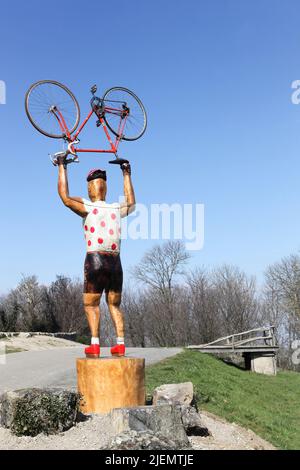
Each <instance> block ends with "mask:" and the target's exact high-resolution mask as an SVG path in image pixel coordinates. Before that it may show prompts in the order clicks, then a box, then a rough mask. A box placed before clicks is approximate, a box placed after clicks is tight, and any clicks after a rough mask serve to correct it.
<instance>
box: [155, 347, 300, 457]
mask: <svg viewBox="0 0 300 470" xmlns="http://www.w3.org/2000/svg"><path fill="white" fill-rule="evenodd" d="M146 380H147V393H148V394H151V393H152V391H153V389H154V388H155V387H157V386H159V385H162V384H165V383H179V382H188V381H191V382H192V383H193V384H194V391H195V394H196V400H197V404H198V406H199V409H200V410H201V409H204V410H207V411H210V412H212V413H215V414H216V415H219V416H221V417H223V418H225V419H226V420H227V421H229V422H235V423H237V424H240V425H241V426H243V427H245V428H248V429H251V430H252V431H254V432H255V433H256V434H258V435H259V436H261V437H262V438H264V439H266V440H267V441H269V442H271V443H272V444H273V445H274V446H275V447H277V448H280V449H298V450H299V449H300V374H299V373H297V372H289V371H284V372H279V373H278V374H277V376H267V375H261V374H255V373H253V372H249V371H245V370H241V369H239V368H237V367H234V366H232V365H228V364H225V363H224V362H223V361H222V360H220V359H217V358H216V357H213V356H211V355H209V354H201V353H199V352H197V351H189V350H185V351H184V352H182V353H181V354H178V355H177V356H175V357H172V358H169V359H166V360H165V361H162V362H160V363H158V364H155V365H152V366H149V367H147V370H146Z"/></svg>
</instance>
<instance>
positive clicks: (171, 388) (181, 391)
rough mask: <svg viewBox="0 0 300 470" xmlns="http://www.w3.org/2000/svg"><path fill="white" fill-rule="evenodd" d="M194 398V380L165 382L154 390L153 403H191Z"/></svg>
mask: <svg viewBox="0 0 300 470" xmlns="http://www.w3.org/2000/svg"><path fill="white" fill-rule="evenodd" d="M193 398H194V387H193V384H192V382H183V383H180V384H165V385H161V386H160V387H157V388H156V389H155V390H154V392H153V405H160V404H163V403H169V404H172V405H191V404H192V403H193Z"/></svg>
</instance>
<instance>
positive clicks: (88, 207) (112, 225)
mask: <svg viewBox="0 0 300 470" xmlns="http://www.w3.org/2000/svg"><path fill="white" fill-rule="evenodd" d="M96 91H97V88H96V87H95V86H94V87H92V89H91V92H92V95H93V97H92V99H91V108H92V109H91V111H90V113H89V114H88V116H87V117H86V119H85V120H84V121H83V123H82V124H81V125H80V127H79V129H78V130H77V131H76V129H77V127H78V124H79V119H80V110H79V105H78V102H77V100H76V98H75V97H74V95H73V94H72V93H71V92H70V90H68V88H66V87H65V86H64V85H62V84H60V83H58V82H54V81H49V80H43V81H40V82H37V83H35V84H33V85H32V86H31V87H30V88H29V90H28V92H27V95H26V100H25V107H26V113H27V116H28V118H29V120H30V122H31V123H32V124H33V126H34V127H35V128H36V129H37V130H38V131H39V132H41V133H42V134H44V135H46V136H48V137H53V138H62V139H64V141H65V142H66V143H67V150H65V151H63V152H58V153H56V154H55V155H54V157H53V159H52V162H53V163H54V165H57V166H58V175H59V176H58V193H59V196H60V198H61V200H62V201H63V203H64V204H65V206H66V207H68V208H69V209H71V210H72V211H73V212H75V213H76V214H77V215H79V216H81V217H82V218H83V228H84V235H85V240H86V250H87V254H86V258H85V263H84V293H83V301H84V310H85V313H86V316H87V320H88V324H89V328H90V331H91V345H90V346H89V347H87V348H86V349H85V354H86V356H87V357H99V355H100V345H99V325H100V307H99V306H100V300H101V296H102V294H103V292H105V294H106V301H107V305H108V308H109V312H110V315H111V318H112V321H113V324H114V327H115V332H116V337H117V341H116V345H115V346H113V347H112V348H111V353H112V354H113V355H117V356H124V355H125V345H124V319H123V313H122V310H121V309H120V304H121V296H122V283H123V272H122V265H121V259H120V245H121V243H120V242H121V218H122V217H126V216H127V215H129V214H130V213H131V212H133V211H134V208H135V195H134V189H133V185H132V181H131V167H130V163H129V162H128V160H125V159H122V158H119V157H118V155H117V150H118V146H119V143H120V141H121V140H136V139H138V138H140V137H141V136H142V135H143V134H144V132H145V129H146V125H147V117H146V112H145V109H144V106H143V104H142V103H141V101H140V100H139V98H138V97H137V96H136V95H135V94H134V93H133V92H131V91H130V90H128V89H126V88H121V87H115V88H110V89H109V90H108V91H106V92H105V94H104V95H103V98H98V97H96V96H95V93H96ZM94 114H95V115H96V117H97V121H96V126H97V127H100V126H101V127H102V128H103V130H104V133H105V135H106V137H107V139H108V142H109V145H110V148H109V149H106V150H104V149H82V148H78V147H76V145H77V144H78V143H79V139H78V135H79V134H80V132H81V131H82V129H83V128H84V126H85V125H86V124H87V122H88V121H89V119H90V118H91V116H92V115H94ZM108 129H109V130H110V131H111V132H112V133H113V134H114V135H115V140H114V141H113V140H112V138H111V136H110V134H109V131H108ZM75 131H76V132H75ZM74 132H75V134H74ZM79 152H94V153H97V152H99V153H113V154H114V155H115V157H116V158H115V159H114V160H112V161H110V162H109V163H113V164H118V165H120V168H121V170H122V173H123V179H124V196H125V202H124V203H122V204H119V203H114V204H108V203H107V202H106V192H107V183H106V180H107V177H106V172H105V171H104V170H100V169H94V170H91V171H90V172H89V174H88V175H87V183H88V195H89V200H87V199H83V198H80V197H72V196H70V195H69V189H68V177H67V165H68V164H69V163H71V162H74V161H78V156H77V154H78V153H79Z"/></svg>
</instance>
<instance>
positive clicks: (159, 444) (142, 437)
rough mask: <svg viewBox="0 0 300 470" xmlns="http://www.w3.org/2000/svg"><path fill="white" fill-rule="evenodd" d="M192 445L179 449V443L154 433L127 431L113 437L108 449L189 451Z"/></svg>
mask: <svg viewBox="0 0 300 470" xmlns="http://www.w3.org/2000/svg"><path fill="white" fill-rule="evenodd" d="M189 447H190V444H189V443H187V444H185V445H184V446H179V447H178V442H177V441H176V440H172V439H171V438H168V437H166V436H162V435H160V434H155V433H154V432H153V431H150V430H148V431H140V432H137V431H132V430H131V431H126V432H123V433H121V434H119V435H117V436H115V437H113V438H112V439H111V440H110V442H109V444H108V449H111V450H117V449H118V450H172V449H175V450H179V449H188V448H189Z"/></svg>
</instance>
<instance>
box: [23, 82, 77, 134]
mask: <svg viewBox="0 0 300 470" xmlns="http://www.w3.org/2000/svg"><path fill="white" fill-rule="evenodd" d="M51 109H57V110H59V111H60V113H61V114H62V116H63V118H64V120H65V123H66V125H67V127H68V130H69V132H70V134H72V132H74V131H75V129H76V128H77V126H78V123H79V119H80V109H79V105H78V102H77V100H76V98H75V96H74V95H73V93H72V92H71V91H70V90H69V89H68V88H67V87H66V86H65V85H62V84H61V83H59V82H55V81H53V80H40V81H39V82H36V83H34V84H33V85H31V87H30V88H29V90H28V91H27V93H26V97H25V110H26V114H27V116H28V119H29V121H30V122H31V124H32V125H33V126H34V127H35V128H36V129H37V130H38V131H39V132H41V133H42V134H44V135H46V136H47V137H52V138H53V139H61V138H62V137H65V133H64V132H63V131H62V129H61V127H60V125H59V122H58V120H57V118H56V117H55V114H54V113H53V112H52V111H51Z"/></svg>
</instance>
